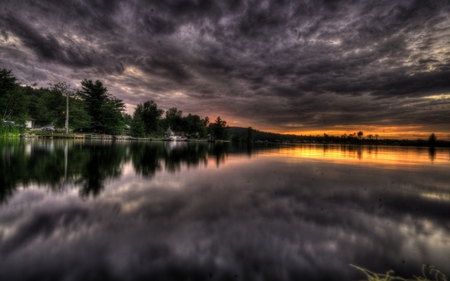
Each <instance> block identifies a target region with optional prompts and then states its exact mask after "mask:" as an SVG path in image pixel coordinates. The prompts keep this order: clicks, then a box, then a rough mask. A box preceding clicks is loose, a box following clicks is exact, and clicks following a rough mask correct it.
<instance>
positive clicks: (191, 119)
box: [0, 69, 228, 139]
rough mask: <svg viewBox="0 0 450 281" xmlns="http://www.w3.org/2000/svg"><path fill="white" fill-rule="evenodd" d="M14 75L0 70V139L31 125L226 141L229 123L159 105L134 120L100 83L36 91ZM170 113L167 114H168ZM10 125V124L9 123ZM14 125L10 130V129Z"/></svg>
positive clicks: (139, 110)
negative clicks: (77, 87) (159, 106)
mask: <svg viewBox="0 0 450 281" xmlns="http://www.w3.org/2000/svg"><path fill="white" fill-rule="evenodd" d="M16 80H17V79H16V78H15V77H14V76H13V74H12V72H11V70H6V69H2V70H0V114H1V119H2V121H3V122H1V124H0V135H12V134H14V135H18V134H19V133H20V132H22V131H23V130H24V129H25V124H26V122H27V121H29V120H32V121H33V122H34V127H38V128H39V127H43V126H53V127H55V128H65V127H66V122H67V121H66V117H67V111H68V116H69V118H68V124H69V128H70V130H72V131H73V132H80V131H81V132H93V133H99V134H112V135H117V134H123V133H129V134H131V135H132V136H134V137H164V136H167V135H169V134H175V135H183V136H186V137H190V138H206V137H208V135H209V136H210V137H211V138H215V139H227V138H228V133H227V132H228V129H227V128H228V127H227V126H226V121H224V120H222V119H220V117H218V118H217V120H216V121H215V122H214V123H212V124H210V123H209V118H208V117H207V116H206V117H205V118H202V117H200V116H199V115H195V114H190V113H189V114H188V115H187V116H183V112H182V111H181V110H179V109H177V108H176V107H173V108H170V109H169V110H167V111H166V112H165V111H164V110H162V109H160V108H158V105H157V104H156V103H155V102H154V101H146V102H144V103H142V104H138V105H137V107H136V109H135V111H134V113H133V116H130V115H128V114H126V113H125V112H124V111H125V104H124V103H123V101H122V100H120V99H118V98H116V97H115V96H113V95H112V94H110V93H109V92H108V89H107V88H106V87H105V86H104V85H103V84H102V82H100V81H99V80H96V81H92V80H88V79H84V80H83V81H81V89H73V88H71V87H70V86H69V85H67V84H66V83H57V84H54V85H52V84H50V85H49V87H47V88H39V89H38V88H33V87H30V86H22V85H20V84H18V83H17V81H16ZM164 113H165V115H164ZM5 121H8V122H9V123H8V122H5ZM12 122H13V123H14V124H15V126H9V124H13V123H12Z"/></svg>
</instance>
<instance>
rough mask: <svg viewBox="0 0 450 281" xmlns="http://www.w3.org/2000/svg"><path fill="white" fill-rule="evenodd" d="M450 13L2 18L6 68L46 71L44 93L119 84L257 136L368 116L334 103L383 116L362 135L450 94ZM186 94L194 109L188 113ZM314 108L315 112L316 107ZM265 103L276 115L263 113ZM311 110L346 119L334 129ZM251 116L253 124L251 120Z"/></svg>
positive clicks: (207, 9)
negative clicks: (58, 87)
mask: <svg viewBox="0 0 450 281" xmlns="http://www.w3.org/2000/svg"><path fill="white" fill-rule="evenodd" d="M449 6H450V5H449V3H448V1H394V2H393V1H376V2H364V1H350V2H349V1H341V2H339V1H322V2H321V1H311V2H309V1H262V2H261V1H250V0H248V1H227V2H216V1H189V0H183V1H175V0H174V1H135V2H129V1H67V2H65V4H64V5H61V4H60V2H58V1H46V2H37V1H21V2H19V3H17V2H16V1H10V2H9V3H8V4H6V7H5V10H4V11H2V12H1V16H0V21H1V23H2V24H3V26H4V28H3V29H2V39H3V41H2V43H1V45H0V47H1V50H2V53H1V56H0V63H1V64H2V65H7V66H8V67H9V68H12V69H13V71H14V72H15V73H16V74H17V76H18V77H19V78H20V79H21V80H23V81H22V82H24V83H31V82H36V81H32V80H33V79H30V75H29V74H27V72H29V71H27V70H26V69H24V68H23V66H24V65H30V64H31V65H35V66H36V67H37V68H38V69H39V71H40V72H41V73H42V74H41V75H37V76H35V77H47V78H46V79H48V80H50V81H46V80H44V79H45V78H39V79H41V80H39V79H36V80H37V82H38V83H40V84H41V85H45V84H46V83H47V82H58V81H53V80H58V79H61V77H62V76H65V77H70V79H71V80H72V81H73V83H79V81H80V80H82V79H83V78H89V79H100V80H107V81H108V83H107V84H106V86H107V87H108V88H109V89H110V91H111V92H112V93H113V94H114V95H117V96H118V97H120V98H122V99H124V100H125V102H128V103H132V104H136V103H139V102H144V101H146V100H148V99H155V101H156V102H157V103H158V104H159V105H160V106H161V107H163V108H165V109H167V108H168V107H172V106H178V107H180V109H182V110H183V111H185V112H186V111H187V110H191V112H193V113H201V114H216V113H217V112H221V113H222V114H224V115H225V116H226V117H228V118H231V119H233V120H241V123H245V125H253V126H255V127H257V126H258V124H264V126H266V127H271V128H277V127H278V128H279V127H286V126H287V125H288V124H289V123H295V122H299V120H301V121H300V123H302V126H303V128H313V127H314V128H327V127H328V128H329V127H332V126H336V125H342V124H347V123H351V122H353V123H354V122H355V116H356V117H358V116H357V115H356V114H351V113H349V112H346V111H345V110H344V106H337V107H333V105H332V104H327V102H326V101H324V100H323V97H324V95H328V96H333V97H334V99H335V100H338V99H339V98H340V97H345V98H344V99H345V100H346V102H347V107H353V108H360V109H364V110H370V112H365V114H368V115H371V116H372V118H365V116H364V115H362V116H360V117H361V118H359V117H358V118H356V119H357V122H358V123H359V124H361V125H365V124H374V125H376V124H378V125H383V124H384V123H385V120H384V119H379V118H377V117H376V116H377V115H378V114H380V113H381V114H383V115H386V116H389V115H392V118H389V119H390V120H395V122H398V121H400V123H402V122H403V121H405V120H406V121H407V120H410V119H407V118H404V119H402V118H400V117H398V118H396V116H395V115H396V113H397V112H398V111H399V107H402V106H404V105H405V104H407V103H409V101H406V100H407V99H410V98H416V99H420V98H422V97H426V96H429V95H439V94H448V93H449V89H450V82H449V81H450V77H449V75H450V58H449V53H450V50H449V49H448V45H449V37H450V34H449V26H450V9H449ZM33 55H34V56H33ZM47 63H52V64H53V65H54V66H52V67H53V68H57V70H56V71H55V70H50V66H49V65H48V64H47ZM44 74H45V76H44ZM125 84H126V87H125ZM125 88H126V89H125ZM174 93H182V94H183V100H179V102H178V103H177V102H176V100H174V98H173V94H174ZM348 97H350V98H348ZM179 99H180V98H179ZM321 99H322V101H323V102H322V103H320V102H319V101H320V100H321ZM311 102H312V103H313V104H315V107H314V111H313V110H312V109H308V108H305V105H307V104H310V103H311ZM447 102H448V98H447ZM230 103H231V104H233V106H232V107H229V106H227V104H230ZM200 104H201V106H199V105H200ZM255 104H257V107H258V108H259V109H262V108H264V109H267V110H269V112H271V114H269V115H268V114H266V113H267V111H266V110H260V111H255V110H254V109H255V107H254V105H255ZM181 105H182V106H183V108H181ZM394 105H395V106H394ZM212 108H214V109H215V110H216V111H212V110H211V109H212ZM300 108H302V109H304V110H306V112H311V114H313V113H314V112H315V113H316V114H338V115H339V116H340V117H341V118H339V119H333V120H330V121H329V122H328V123H326V124H323V123H321V122H319V121H317V120H316V119H312V118H310V117H311V116H310V115H308V114H307V115H304V114H301V113H299V112H300V110H299V109H300ZM249 111H253V115H252V116H251V117H250V116H243V115H242V114H241V113H242V112H249ZM361 111H363V110H361ZM400 111H401V110H400ZM302 112H303V111H302ZM353 112H354V111H353ZM422 115H423V116H422V117H423V118H422V119H421V120H427V122H429V120H432V119H433V118H434V115H433V113H432V112H431V111H430V112H422ZM304 118H306V119H304ZM226 119H227V118H226ZM275 120H277V121H275ZM392 123H393V122H392ZM397 124H398V123H397ZM426 124H429V123H426ZM418 125H420V126H422V125H423V123H420V124H418ZM441 130H443V129H442V128H441Z"/></svg>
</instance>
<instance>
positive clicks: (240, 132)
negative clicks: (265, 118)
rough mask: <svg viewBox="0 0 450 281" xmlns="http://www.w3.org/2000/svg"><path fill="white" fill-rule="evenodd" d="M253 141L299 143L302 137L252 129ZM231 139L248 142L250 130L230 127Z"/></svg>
mask: <svg viewBox="0 0 450 281" xmlns="http://www.w3.org/2000/svg"><path fill="white" fill-rule="evenodd" d="M251 133H252V136H253V141H266V140H267V141H268V142H277V141H290V142H293V141H298V140H300V139H301V137H300V136H297V135H283V134H277V133H270V132H262V131H258V130H255V129H252V132H251ZM229 136H230V139H231V140H233V141H247V139H248V128H242V127H230V129H229Z"/></svg>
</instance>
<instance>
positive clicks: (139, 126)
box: [131, 111, 145, 138]
mask: <svg viewBox="0 0 450 281" xmlns="http://www.w3.org/2000/svg"><path fill="white" fill-rule="evenodd" d="M131 136H132V137H135V138H143V137H145V123H144V121H142V118H141V116H140V115H139V114H136V111H135V114H134V116H133V120H132V121H131Z"/></svg>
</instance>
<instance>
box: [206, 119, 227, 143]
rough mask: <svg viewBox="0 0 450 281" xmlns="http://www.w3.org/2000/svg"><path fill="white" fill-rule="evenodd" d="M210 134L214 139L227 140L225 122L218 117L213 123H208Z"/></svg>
mask: <svg viewBox="0 0 450 281" xmlns="http://www.w3.org/2000/svg"><path fill="white" fill-rule="evenodd" d="M208 128H209V131H210V133H211V134H212V135H213V136H214V137H215V138H216V139H220V140H225V139H228V126H227V122H226V121H225V120H222V119H221V118H220V116H219V117H217V119H216V120H215V121H214V123H210V124H209V126H208Z"/></svg>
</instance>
